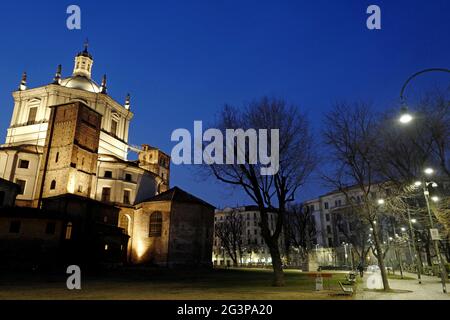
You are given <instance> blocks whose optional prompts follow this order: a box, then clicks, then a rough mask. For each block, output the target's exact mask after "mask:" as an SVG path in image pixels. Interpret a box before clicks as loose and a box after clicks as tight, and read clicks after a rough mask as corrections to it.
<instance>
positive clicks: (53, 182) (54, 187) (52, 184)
mask: <svg viewBox="0 0 450 320" xmlns="http://www.w3.org/2000/svg"><path fill="white" fill-rule="evenodd" d="M55 189H56V181H55V180H52V182H51V183H50V190H55Z"/></svg>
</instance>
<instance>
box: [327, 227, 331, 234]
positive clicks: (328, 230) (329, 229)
mask: <svg viewBox="0 0 450 320" xmlns="http://www.w3.org/2000/svg"><path fill="white" fill-rule="evenodd" d="M327 233H328V234H330V233H331V227H330V226H327Z"/></svg>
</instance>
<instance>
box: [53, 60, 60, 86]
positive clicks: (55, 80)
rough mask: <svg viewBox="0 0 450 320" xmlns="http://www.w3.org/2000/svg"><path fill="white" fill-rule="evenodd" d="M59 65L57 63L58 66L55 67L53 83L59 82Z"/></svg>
mask: <svg viewBox="0 0 450 320" xmlns="http://www.w3.org/2000/svg"><path fill="white" fill-rule="evenodd" d="M61 69H62V67H61V65H60V64H58V67H57V68H56V73H55V77H54V78H53V83H54V84H59V83H60V82H61Z"/></svg>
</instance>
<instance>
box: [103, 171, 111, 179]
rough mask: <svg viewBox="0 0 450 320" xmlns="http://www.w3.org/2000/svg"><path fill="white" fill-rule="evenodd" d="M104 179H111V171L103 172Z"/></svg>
mask: <svg viewBox="0 0 450 320" xmlns="http://www.w3.org/2000/svg"><path fill="white" fill-rule="evenodd" d="M104 177H105V178H112V171H105V175H104Z"/></svg>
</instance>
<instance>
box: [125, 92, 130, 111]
mask: <svg viewBox="0 0 450 320" xmlns="http://www.w3.org/2000/svg"><path fill="white" fill-rule="evenodd" d="M125 109H127V110H130V94H129V93H127V96H126V98H125Z"/></svg>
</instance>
